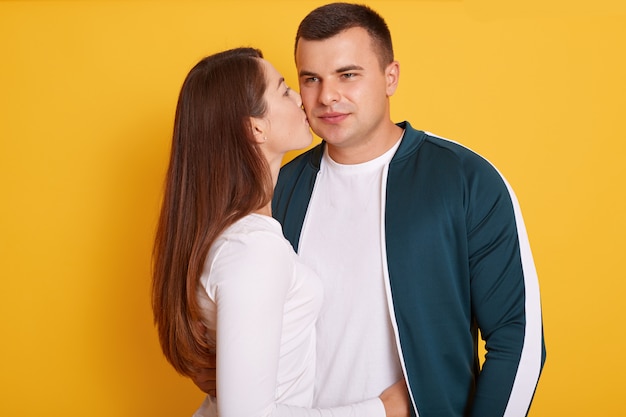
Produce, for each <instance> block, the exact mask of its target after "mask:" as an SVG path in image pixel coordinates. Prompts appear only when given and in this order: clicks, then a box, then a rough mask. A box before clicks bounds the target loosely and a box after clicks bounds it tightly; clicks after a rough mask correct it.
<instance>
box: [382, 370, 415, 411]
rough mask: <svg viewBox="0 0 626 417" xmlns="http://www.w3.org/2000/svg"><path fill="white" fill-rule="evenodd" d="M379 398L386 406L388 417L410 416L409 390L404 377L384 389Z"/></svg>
mask: <svg viewBox="0 0 626 417" xmlns="http://www.w3.org/2000/svg"><path fill="white" fill-rule="evenodd" d="M379 398H380V400H381V401H382V402H383V405H384V406H385V415H386V416H387V417H409V416H410V415H411V411H410V408H411V406H410V402H409V392H408V390H407V388H406V382H405V381H404V379H401V380H400V381H398V382H396V383H395V384H393V385H392V386H390V387H389V388H387V389H386V390H384V391H383V393H382V394H380V397H379Z"/></svg>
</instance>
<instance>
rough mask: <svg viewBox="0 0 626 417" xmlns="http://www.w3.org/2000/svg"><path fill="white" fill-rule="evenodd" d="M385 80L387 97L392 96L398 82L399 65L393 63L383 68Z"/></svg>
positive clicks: (396, 62) (395, 62)
mask: <svg viewBox="0 0 626 417" xmlns="http://www.w3.org/2000/svg"><path fill="white" fill-rule="evenodd" d="M385 78H386V79H387V97H391V96H393V94H394V93H395V92H396V89H397V88H398V83H399V82H400V63H399V62H398V61H393V62H392V63H391V64H389V65H387V68H385Z"/></svg>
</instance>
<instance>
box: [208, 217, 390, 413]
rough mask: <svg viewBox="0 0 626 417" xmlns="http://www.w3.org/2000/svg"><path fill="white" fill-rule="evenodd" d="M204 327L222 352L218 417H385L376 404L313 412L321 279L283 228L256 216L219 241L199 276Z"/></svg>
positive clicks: (213, 247) (219, 358)
mask: <svg viewBox="0 0 626 417" xmlns="http://www.w3.org/2000/svg"><path fill="white" fill-rule="evenodd" d="M201 284H202V285H201V290H202V291H201V292H200V294H199V298H200V302H201V305H202V308H203V316H204V324H205V325H206V327H207V329H208V331H209V336H210V337H214V338H215V341H216V350H217V388H218V391H217V394H218V395H217V397H218V400H217V410H216V411H215V409H213V411H208V410H209V409H211V408H214V406H215V404H212V401H211V400H210V399H207V401H205V404H204V405H203V407H201V409H200V410H198V412H197V413H196V415H197V416H203V415H207V414H214V413H215V412H217V415H219V417H244V416H245V417H256V416H259V417H265V416H272V417H278V416H281V417H282V416H303V417H304V416H333V417H347V416H356V415H360V416H363V415H367V416H374V415H377V416H384V408H383V405H382V402H381V401H380V400H379V399H378V398H374V399H371V400H366V401H364V402H361V403H357V404H352V405H348V406H343V407H337V408H332V409H314V408H311V407H312V400H313V391H314V382H315V381H314V378H315V343H316V340H315V322H316V319H317V315H318V312H319V309H320V306H321V303H322V299H323V289H322V286H321V283H320V281H319V279H318V277H317V276H316V275H315V274H314V273H313V272H312V271H311V270H310V269H308V268H307V267H306V266H305V265H304V264H302V263H301V262H300V261H299V260H298V256H297V255H296V254H295V252H294V251H293V249H292V247H291V245H290V243H289V242H288V241H287V240H286V239H285V238H284V237H283V234H282V228H281V226H280V224H279V223H278V222H277V221H276V220H275V219H273V218H271V217H268V216H262V215H256V214H251V215H248V216H246V217H244V218H242V219H241V220H239V221H237V222H236V223H235V224H233V225H232V226H230V227H229V228H228V229H226V230H225V231H224V233H223V234H222V235H221V236H220V237H219V238H218V239H217V240H216V241H215V243H214V244H213V246H212V247H211V249H210V251H209V254H208V256H207V259H206V262H205V266H204V271H203V273H202V277H201Z"/></svg>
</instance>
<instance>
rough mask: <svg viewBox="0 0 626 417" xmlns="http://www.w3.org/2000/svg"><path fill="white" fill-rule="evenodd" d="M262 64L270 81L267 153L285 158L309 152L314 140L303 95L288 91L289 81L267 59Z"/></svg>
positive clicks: (268, 83) (266, 133)
mask: <svg viewBox="0 0 626 417" xmlns="http://www.w3.org/2000/svg"><path fill="white" fill-rule="evenodd" d="M261 61H262V63H263V67H264V69H265V76H266V78H267V89H266V90H265V101H266V103H267V114H266V115H265V117H264V119H265V120H266V131H265V135H264V136H265V138H266V139H265V142H264V147H265V150H266V151H271V152H273V153H276V154H284V153H285V152H287V151H291V150H295V149H302V148H306V147H307V146H309V145H310V144H311V141H312V140H313V136H312V134H311V130H310V128H309V122H308V120H307V118H306V114H305V113H304V110H302V99H301V98H300V94H298V93H297V92H296V91H293V90H292V89H290V88H289V87H287V84H285V79H284V78H283V76H282V75H280V73H279V72H278V71H277V70H276V68H274V66H273V65H272V64H270V63H269V62H268V61H266V60H264V59H262V60H261Z"/></svg>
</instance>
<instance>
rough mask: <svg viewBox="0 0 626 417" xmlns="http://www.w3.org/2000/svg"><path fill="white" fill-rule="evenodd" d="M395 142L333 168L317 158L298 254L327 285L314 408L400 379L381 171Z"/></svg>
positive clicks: (326, 160) (349, 399)
mask: <svg viewBox="0 0 626 417" xmlns="http://www.w3.org/2000/svg"><path fill="white" fill-rule="evenodd" d="M399 143H400V141H398V142H397V143H396V145H395V146H394V147H393V148H392V149H390V150H389V151H387V152H386V153H385V154H383V155H382V156H380V157H378V158H376V159H374V160H371V161H368V162H365V163H362V164H355V165H342V164H338V163H336V162H335V161H333V160H332V159H331V158H330V156H329V155H328V151H327V150H326V152H325V154H324V157H323V159H322V164H321V169H320V172H319V173H318V177H317V180H316V182H315V188H314V190H313V195H312V197H311V201H310V203H309V208H308V211H307V214H306V218H305V221H304V226H303V229H302V234H301V237H300V243H299V250H298V252H299V255H300V257H301V259H302V260H303V261H304V262H305V263H306V264H307V265H308V266H310V267H311V268H312V269H313V270H314V271H315V272H316V273H317V275H319V277H320V279H321V281H322V283H323V287H324V303H323V305H322V308H321V311H320V317H319V319H318V324H317V370H316V377H315V380H316V387H315V400H314V404H315V405H316V406H317V407H332V406H334V405H337V404H342V403H345V402H355V401H361V400H363V399H366V398H371V397H373V396H377V395H380V393H381V392H382V391H383V390H384V389H385V388H387V387H389V386H390V385H392V384H393V383H395V382H397V381H398V380H400V379H401V378H402V370H401V365H400V361H399V357H398V351H397V348H396V344H395V337H394V334H393V330H392V325H391V321H390V315H389V306H388V303H387V298H386V289H385V281H384V275H383V260H382V249H381V241H383V239H382V236H381V230H382V228H381V221H382V208H381V201H382V198H383V195H382V193H383V190H384V188H385V187H384V184H383V172H384V171H385V168H386V166H387V165H388V164H389V162H390V161H391V158H392V157H393V155H394V153H395V151H396V149H397V147H398V145H399Z"/></svg>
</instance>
